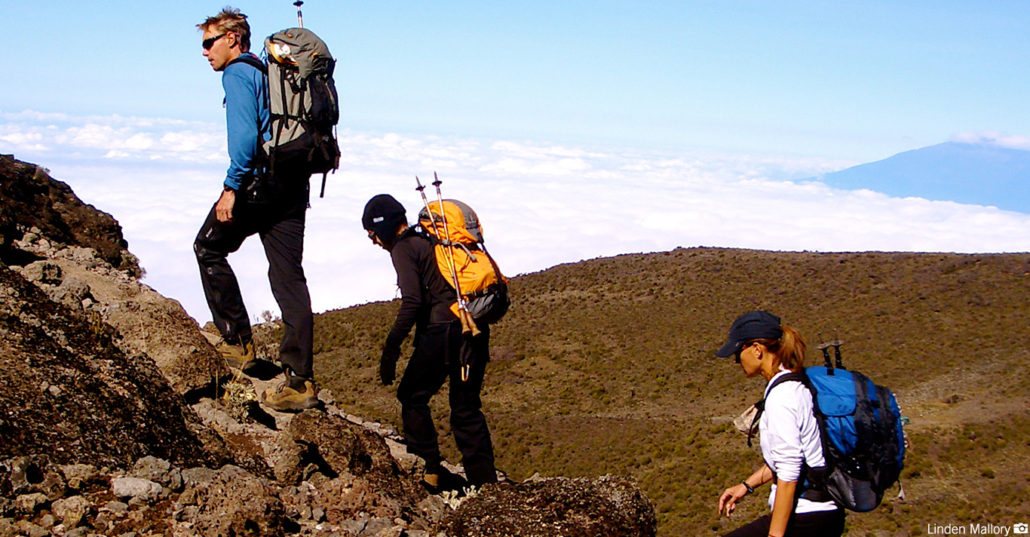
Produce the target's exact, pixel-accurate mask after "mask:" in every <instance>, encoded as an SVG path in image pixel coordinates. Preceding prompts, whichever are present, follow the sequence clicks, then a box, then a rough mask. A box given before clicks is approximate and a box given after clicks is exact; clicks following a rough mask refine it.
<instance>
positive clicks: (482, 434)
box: [397, 320, 497, 486]
mask: <svg viewBox="0 0 1030 537" xmlns="http://www.w3.org/2000/svg"><path fill="white" fill-rule="evenodd" d="M463 353H464V354H465V355H466V357H467V359H468V360H469V362H468V363H470V364H471V369H470V371H469V378H468V380H466V381H462V380H461V356H462V354H463ZM488 361H490V332H489V329H484V330H483V331H482V333H481V334H480V335H479V336H476V337H475V338H472V337H471V336H469V337H465V336H463V335H462V333H461V323H460V322H459V321H457V320H455V321H454V322H450V323H435V324H430V325H428V326H427V327H426V329H425V330H424V331H423V332H422V333H420V334H418V338H417V340H416V343H415V352H414V353H413V354H412V356H411V360H410V361H409V362H408V366H407V368H406V369H405V370H404V376H403V378H401V383H400V386H399V387H398V388H397V399H399V400H400V402H401V420H402V421H403V424H404V437H405V439H406V441H407V444H408V451H409V452H410V453H413V454H415V455H418V456H419V457H422V458H423V459H425V461H426V469H427V472H428V473H433V472H434V471H435V470H436V469H437V468H438V467H439V464H440V460H441V457H440V446H439V444H438V443H437V434H436V427H435V426H434V425H433V417H432V414H431V413H430V410H429V400H430V399H431V398H432V397H433V395H435V394H436V392H438V391H439V390H440V388H441V387H442V386H443V383H444V381H445V380H448V379H450V393H449V399H450V405H451V430H452V431H453V432H454V441H455V442H456V443H457V444H458V449H459V450H460V451H461V455H462V465H463V466H464V467H465V476H466V477H467V478H468V480H469V482H471V483H472V484H473V485H476V486H479V485H482V484H484V483H494V482H496V481H497V473H496V471H495V469H494V448H493V443H492V442H491V440H490V429H489V428H488V427H487V425H486V417H485V416H484V415H483V411H482V402H481V400H480V398H479V392H480V391H481V390H482V388H483V377H484V375H485V374H486V364H487V362H488Z"/></svg>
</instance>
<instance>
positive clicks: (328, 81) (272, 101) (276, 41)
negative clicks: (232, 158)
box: [264, 28, 340, 197]
mask: <svg viewBox="0 0 1030 537" xmlns="http://www.w3.org/2000/svg"><path fill="white" fill-rule="evenodd" d="M265 51H266V53H267V56H268V94H269V113H270V116H271V118H270V119H271V130H272V139H271V140H269V141H268V142H266V143H265V146H264V149H265V154H266V155H268V168H269V171H271V172H272V174H273V176H275V175H277V174H276V171H277V170H281V171H282V174H283V175H284V176H291V175H295V174H297V173H298V172H307V174H308V175H310V174H315V173H321V174H322V191H321V196H322V197H325V179H326V175H328V173H329V172H330V171H335V170H336V169H337V168H339V167H340V146H339V143H338V142H337V139H336V124H337V122H339V120H340V105H339V98H338V96H337V93H336V83H335V82H334V81H333V70H334V68H335V67H336V60H334V59H333V57H332V55H331V54H330V53H329V47H327V46H326V44H325V41H322V39H320V38H319V37H318V36H317V35H315V33H314V32H312V31H311V30H307V29H305V28H287V29H285V30H282V31H280V32H276V33H274V34H272V35H270V36H268V38H267V39H265Z"/></svg>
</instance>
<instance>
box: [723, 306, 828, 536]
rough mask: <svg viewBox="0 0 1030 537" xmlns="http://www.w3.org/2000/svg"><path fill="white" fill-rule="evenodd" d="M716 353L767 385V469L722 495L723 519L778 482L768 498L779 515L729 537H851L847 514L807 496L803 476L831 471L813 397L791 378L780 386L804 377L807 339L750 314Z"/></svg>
mask: <svg viewBox="0 0 1030 537" xmlns="http://www.w3.org/2000/svg"><path fill="white" fill-rule="evenodd" d="M716 354H717V355H718V356H720V357H723V358H728V357H730V356H734V357H736V362H737V363H739V364H740V367H741V368H742V369H743V370H744V375H745V376H747V377H749V378H750V377H754V376H756V375H761V376H762V377H763V378H765V380H766V381H768V383H767V384H766V389H765V410H764V412H763V413H762V416H761V418H760V420H759V424H758V430H759V434H760V438H761V445H762V458H763V459H764V462H765V463H764V464H763V465H762V466H761V467H760V468H759V469H758V470H756V471H755V472H754V473H752V474H751V475H750V476H748V477H747V478H746V479H744V480H742V481H741V482H740V483H739V484H737V485H734V486H732V487H730V488H728V489H726V490H725V491H723V493H722V494H721V495H720V496H719V513H720V514H722V513H723V512H725V513H726V516H729V515H730V513H732V512H733V510H734V509H736V503H737V500H739V499H741V498H743V497H744V496H746V495H748V494H750V493H752V492H754V491H755V489H756V488H758V487H760V486H762V485H764V484H766V483H770V482H772V483H773V485H772V487H771V489H772V490H771V491H770V492H769V506H770V508H771V509H772V513H771V514H769V515H765V516H763V517H760V518H758V519H757V520H755V521H753V522H751V523H750V524H747V525H745V526H743V527H741V528H738V529H736V530H734V531H732V532H730V533H727V534H726V535H725V536H724V537H751V536H758V537H767V536H769V537H784V536H789V537H816V536H818V537H839V536H840V535H841V534H842V533H843V532H844V510H843V509H841V508H840V507H839V506H838V505H837V504H835V503H834V502H833V501H832V500H829V498H828V496H826V494H825V493H822V492H820V491H817V490H802V489H803V488H804V483H805V480H804V474H806V473H808V472H809V471H810V469H811V468H817V469H819V468H822V467H824V466H825V460H824V459H823V449H822V444H821V442H820V437H819V426H818V424H817V423H816V420H815V415H814V414H813V411H812V394H811V392H809V391H808V389H807V388H806V387H805V386H804V385H803V384H801V382H799V381H797V380H794V379H793V378H792V377H788V378H787V379H783V380H780V381H779V382H777V380H779V379H780V377H783V376H785V375H788V374H790V373H801V372H802V370H803V368H804V361H805V341H804V340H803V339H802V338H801V335H800V334H798V332H797V330H795V329H794V328H792V327H790V326H785V325H781V324H780V318H779V317H777V316H775V315H772V314H771V313H768V312H764V311H751V312H748V313H745V314H744V315H741V316H740V317H738V318H737V320H735V321H734V322H733V325H732V326H731V327H730V334H729V339H728V340H727V342H726V344H725V345H723V346H722V348H721V349H719V351H718V352H716ZM773 388H775V389H773ZM817 471H818V470H817ZM799 481H800V484H799ZM822 500H829V501H822Z"/></svg>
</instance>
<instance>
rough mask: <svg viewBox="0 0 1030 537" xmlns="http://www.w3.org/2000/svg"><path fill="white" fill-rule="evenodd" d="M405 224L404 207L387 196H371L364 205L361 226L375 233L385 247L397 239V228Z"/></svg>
mask: <svg viewBox="0 0 1030 537" xmlns="http://www.w3.org/2000/svg"><path fill="white" fill-rule="evenodd" d="M407 223H408V218H407V216H405V212H404V206H403V205H401V202H399V201H397V200H396V199H394V197H393V196H391V195H389V194H379V195H377V196H373V197H372V199H370V200H368V203H366V204H365V212H364V213H363V214H362V215H361V225H362V226H363V227H364V228H365V229H366V230H368V231H371V232H373V233H375V234H376V237H379V240H380V241H382V242H383V244H385V245H387V246H392V245H393V241H394V239H396V238H397V228H399V227H400V226H401V224H407Z"/></svg>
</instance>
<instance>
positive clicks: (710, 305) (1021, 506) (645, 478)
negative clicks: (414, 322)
mask: <svg viewBox="0 0 1030 537" xmlns="http://www.w3.org/2000/svg"><path fill="white" fill-rule="evenodd" d="M384 277H387V276H384ZM511 288H512V294H513V297H514V301H515V305H514V306H513V308H512V310H511V312H510V313H509V314H508V316H507V317H506V318H505V319H504V320H503V321H501V322H500V323H499V324H498V325H496V326H495V328H494V332H493V336H492V337H493V351H492V357H493V362H492V364H491V366H490V368H489V369H488V372H487V382H486V388H485V390H484V404H485V406H486V412H487V415H488V419H489V420H490V422H491V427H492V428H493V431H494V435H495V442H496V444H497V453H498V463H499V465H500V467H501V468H502V469H504V470H505V471H507V472H509V473H511V474H512V475H513V477H515V478H523V477H525V476H527V475H529V474H532V473H533V472H537V471H538V472H541V473H544V474H562V475H595V474H598V473H605V472H614V473H629V474H632V475H634V476H635V477H637V479H638V480H639V481H640V484H641V486H642V488H643V489H644V490H645V491H646V493H647V494H648V496H649V497H650V498H651V499H652V500H653V501H654V502H655V504H656V507H657V510H658V514H659V524H660V529H659V534H660V535H667V536H672V535H716V534H719V533H721V532H724V531H727V530H728V529H730V528H732V527H735V526H737V525H739V524H740V523H742V522H743V521H745V520H747V519H748V517H750V516H753V515H755V514H757V513H759V512H762V511H764V509H765V508H766V507H765V502H764V500H761V499H759V498H752V499H750V500H749V502H747V505H746V507H745V508H743V509H740V510H738V514H735V515H734V518H733V519H731V520H729V521H727V520H725V519H723V520H718V519H717V518H716V516H715V499H716V498H717V495H718V493H719V492H721V491H722V489H723V488H724V487H725V486H728V485H730V484H732V483H736V482H738V481H739V480H740V479H741V478H742V476H744V475H746V474H747V472H749V471H750V469H752V468H753V467H754V466H756V465H757V464H758V463H759V457H760V455H759V454H758V449H757V446H756V447H755V448H753V449H748V448H747V447H746V445H745V443H744V440H743V438H742V436H740V435H739V434H738V433H736V432H735V431H733V430H732V426H731V425H730V423H729V422H730V420H731V419H732V417H734V416H736V415H737V414H738V413H740V412H741V411H743V410H744V409H745V408H746V407H747V406H748V405H749V404H750V403H752V402H754V401H755V400H756V399H758V398H759V397H760V395H761V387H762V385H761V382H760V381H758V380H754V381H747V380H745V379H744V378H743V377H742V375H741V372H740V370H739V367H738V366H735V365H734V364H732V363H731V362H730V361H722V360H718V359H716V358H715V357H714V352H715V350H716V348H717V347H718V346H719V345H720V344H721V343H722V342H723V340H724V338H725V333H726V330H727V328H728V326H729V323H730V322H731V321H732V320H733V318H734V317H735V316H736V315H738V314H739V313H741V312H743V311H746V310H749V309H756V308H760V309H768V310H770V311H773V312H776V313H777V314H779V315H781V316H782V317H783V319H784V320H785V322H787V323H789V324H792V325H794V326H796V327H797V328H799V329H800V330H801V332H802V334H803V335H804V336H805V337H806V338H807V340H808V342H809V343H810V351H809V359H810V363H815V361H816V359H817V356H816V354H817V353H818V351H816V350H815V349H814V347H815V344H816V343H818V342H819V341H820V334H821V337H822V339H830V338H832V337H833V335H834V334H836V335H838V336H839V337H840V338H841V339H843V340H845V342H846V343H845V346H844V348H843V352H844V358H845V365H847V366H850V367H852V368H854V369H857V370H860V371H863V372H865V373H867V374H869V375H870V376H872V377H873V378H874V379H875V380H876V381H878V382H879V383H882V384H886V385H888V386H890V387H891V388H892V389H894V390H895V391H896V392H897V394H898V396H899V399H900V401H901V404H902V405H903V411H904V414H905V415H906V416H907V417H908V418H910V420H911V423H910V425H909V426H908V429H907V430H908V434H909V437H910V438H909V439H910V442H911V455H910V457H909V459H908V467H907V469H906V471H905V474H904V485H905V492H906V500H905V501H904V502H902V501H898V500H892V501H889V502H885V504H884V505H883V506H882V507H881V508H880V509H879V510H877V511H876V512H874V513H870V514H865V515H856V516H852V517H850V519H849V522H848V526H849V528H850V534H852V535H865V534H870V535H891V536H893V535H922V534H923V533H924V532H925V528H926V524H927V523H949V522H954V523H958V524H962V523H968V522H985V521H990V522H993V523H997V524H1006V523H1007V524H1011V523H1013V522H1019V521H1022V520H1027V519H1030V505H1027V503H1026V502H1013V501H1012V499H1013V498H1020V497H1021V498H1025V497H1027V494H1026V492H1027V488H1028V485H1030V471H1028V470H1027V469H1026V468H1025V465H1024V464H1023V463H1022V462H1021V461H1023V460H1026V458H1027V457H1030V444H1028V442H1027V441H1026V438H1027V437H1028V433H1030V419H1028V415H1027V412H1026V408H1027V404H1028V402H1030V397H1028V396H1027V394H1026V390H1025V389H1024V387H1023V385H1024V383H1025V382H1026V378H1027V374H1028V373H1030V367H1028V366H1027V363H1028V362H1030V346H1028V345H1026V344H1025V343H1023V342H1025V341H1027V338H1028V336H1030V325H1028V323H1027V322H1026V315H1027V312H1030V255H1027V254H1007V255H955V254H909V253H832V254H817V253H778V252H765V251H748V250H730V249H711V248H699V249H677V250H674V251H671V252H664V253H656V254H642V255H624V256H619V257H614V258H605V259H596V260H592V261H586V262H582V263H577V264H570V265H562V266H558V267H554V268H552V269H549V270H546V271H543V272H539V273H534V274H528V275H523V276H520V277H518V278H515V279H514V281H513V282H512V286H511ZM397 305H398V303H397V302H396V301H395V302H391V303H375V304H368V305H364V306H359V307H355V308H349V309H345V310H339V311H333V312H328V313H326V314H323V315H320V316H319V317H318V319H317V320H316V340H317V343H316V345H317V346H318V349H317V351H318V352H319V354H318V355H317V356H316V371H317V372H318V374H319V375H320V376H321V378H322V379H323V382H324V383H325V385H327V386H328V387H331V388H332V389H333V390H334V392H335V393H337V394H340V395H338V398H339V401H338V403H339V404H340V405H341V406H343V407H346V408H348V410H349V411H353V412H356V413H361V414H363V415H369V416H374V417H376V418H377V419H381V420H384V421H388V422H390V423H394V424H398V422H399V420H398V415H399V406H398V404H397V403H396V401H395V400H394V399H393V393H394V391H393V390H392V389H387V388H383V387H381V386H379V385H378V382H377V380H376V379H377V377H376V373H375V371H376V364H377V360H378V355H379V345H380V344H381V340H382V338H383V337H384V336H385V333H386V331H387V330H388V328H389V326H390V323H391V320H392V316H393V314H394V313H395V311H396V308H397ZM402 366H403V364H402ZM436 406H437V408H438V424H441V425H443V427H442V428H445V427H446V423H447V419H446V414H445V413H444V412H443V410H444V408H445V407H446V398H445V396H443V395H441V396H439V397H438V398H437V400H436ZM447 432H448V431H446V430H442V431H441V434H445V433H447ZM450 455H451V457H452V458H456V457H457V455H456V454H455V453H454V452H453V451H452V452H451V454H450ZM764 494H765V492H762V493H761V494H760V495H759V496H764Z"/></svg>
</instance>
